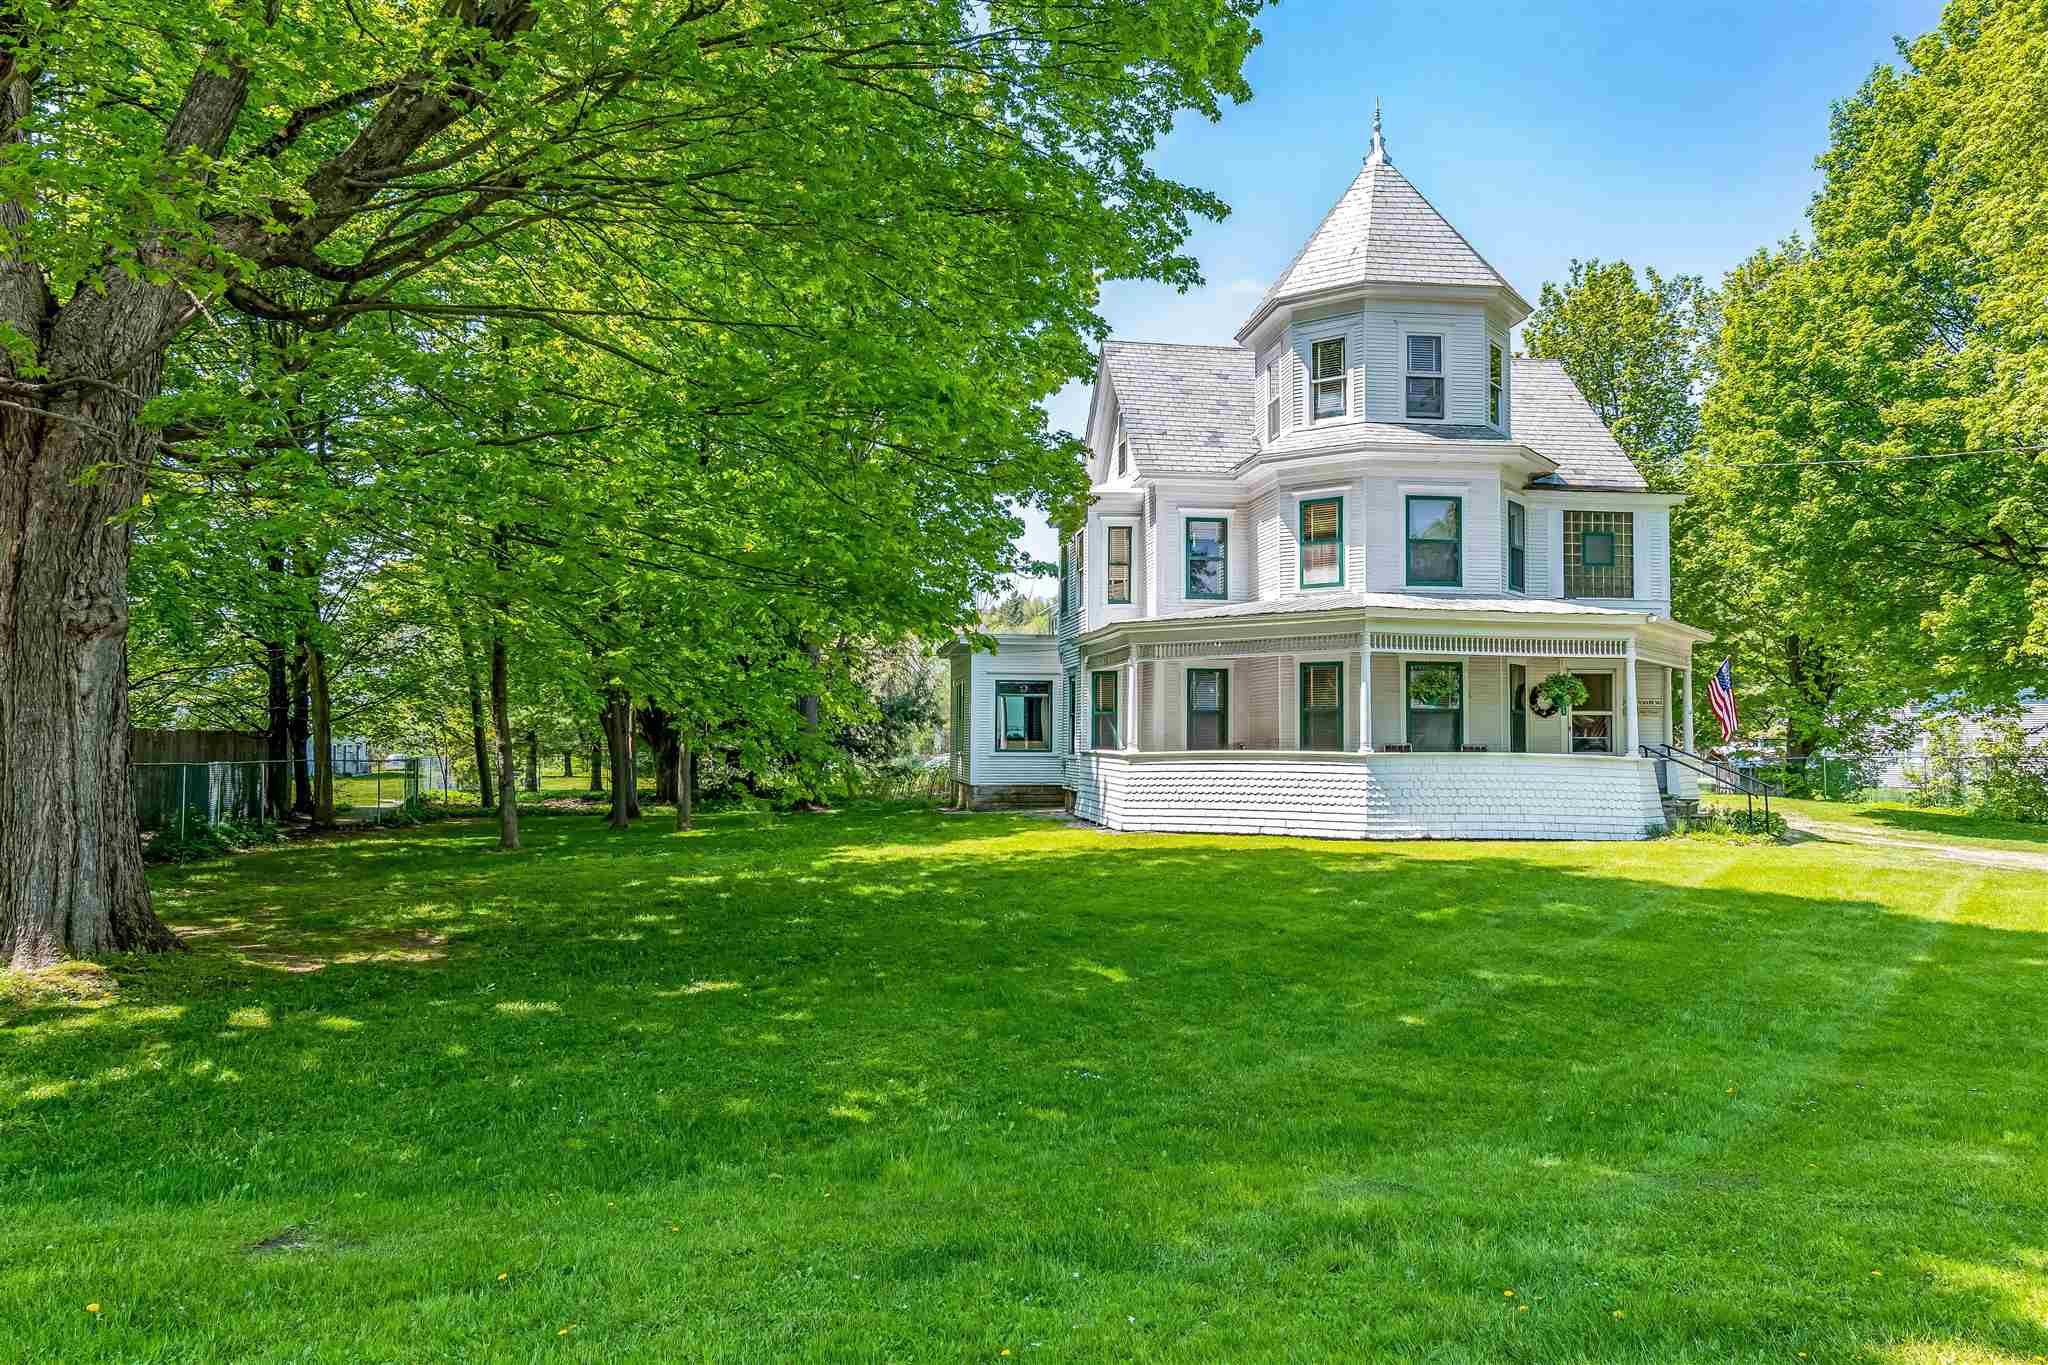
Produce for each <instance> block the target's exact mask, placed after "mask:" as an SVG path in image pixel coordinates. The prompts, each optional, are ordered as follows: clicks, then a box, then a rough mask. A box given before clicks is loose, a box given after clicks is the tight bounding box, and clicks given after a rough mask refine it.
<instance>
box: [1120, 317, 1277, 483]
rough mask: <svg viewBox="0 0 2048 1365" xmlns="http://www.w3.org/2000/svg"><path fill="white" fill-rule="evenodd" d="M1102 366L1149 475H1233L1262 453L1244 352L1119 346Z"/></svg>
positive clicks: (1126, 431)
mask: <svg viewBox="0 0 2048 1365" xmlns="http://www.w3.org/2000/svg"><path fill="white" fill-rule="evenodd" d="M1102 367H1103V368H1104V369H1105V370H1107V371H1108V372H1109V382H1110V386H1111V387H1112V388H1114V389H1115V390H1116V398H1117V404H1118V406H1119V408H1120V409H1121V411H1122V413H1123V419H1124V434H1125V435H1126V436H1128V437H1129V438H1130V442H1131V453H1132V455H1133V456H1134V457H1135V458H1136V460H1137V462H1138V468H1139V469H1140V470H1141V471H1142V472H1143V473H1146V474H1153V475H1157V474H1228V473H1229V472H1230V471H1231V470H1233V469H1235V468H1236V467H1237V466H1238V464H1239V462H1240V461H1242V460H1244V459H1245V457H1247V456H1249V455H1255V454H1257V453H1258V449H1259V442H1258V438H1257V436H1256V434H1255V433H1256V430H1257V429H1256V428H1255V427H1254V426H1253V425H1252V353H1251V352H1250V351H1247V350H1246V349H1245V348H1244V347H1242V346H1173V345H1168V344H1166V343H1163V342H1152V341H1111V342H1107V343H1105V344H1104V345H1103V348H1102Z"/></svg>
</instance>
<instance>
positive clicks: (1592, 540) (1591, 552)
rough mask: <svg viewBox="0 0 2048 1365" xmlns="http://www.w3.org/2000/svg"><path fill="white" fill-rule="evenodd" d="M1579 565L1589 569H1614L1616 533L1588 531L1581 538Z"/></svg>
mask: <svg viewBox="0 0 2048 1365" xmlns="http://www.w3.org/2000/svg"><path fill="white" fill-rule="evenodd" d="M1579 563H1581V564H1583V565H1584V566H1585V567H1587V568H1589V569H1611V568H1613V567H1614V532H1612V531H1587V532H1584V533H1583V534H1582V535H1580V537H1579Z"/></svg>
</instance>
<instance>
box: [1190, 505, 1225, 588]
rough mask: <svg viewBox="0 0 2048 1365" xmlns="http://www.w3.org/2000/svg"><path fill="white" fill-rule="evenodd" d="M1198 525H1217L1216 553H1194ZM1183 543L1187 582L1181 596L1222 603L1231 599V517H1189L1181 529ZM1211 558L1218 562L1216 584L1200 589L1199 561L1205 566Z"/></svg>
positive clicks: (1216, 563)
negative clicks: (1196, 582)
mask: <svg viewBox="0 0 2048 1365" xmlns="http://www.w3.org/2000/svg"><path fill="white" fill-rule="evenodd" d="M1197 526H1213V527H1215V528H1216V538H1215V544H1216V553H1215V554H1214V555H1213V556H1212V555H1197V554H1196V553H1195V528H1196V527H1197ZM1181 544H1182V546H1183V549H1184V554H1183V558H1184V559H1185V560H1186V573H1185V578H1186V582H1185V583H1183V584H1182V596H1184V597H1187V598H1190V599H1191V600H1194V601H1197V602H1221V601H1223V600H1225V599H1226V598H1228V597H1229V596H1230V520H1229V518H1227V517H1189V518H1188V519H1187V521H1186V523H1185V524H1184V525H1183V526H1182V528H1181ZM1212 560H1213V561H1214V563H1215V565H1216V573H1215V581H1216V584H1217V587H1216V589H1215V591H1213V592H1212V591H1209V590H1208V589H1206V588H1197V587H1196V585H1195V566H1196V565H1197V564H1198V563H1199V564H1202V565H1204V566H1206V565H1208V564H1209V563H1210V562H1211V561H1212Z"/></svg>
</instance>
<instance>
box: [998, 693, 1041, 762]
mask: <svg viewBox="0 0 2048 1365" xmlns="http://www.w3.org/2000/svg"><path fill="white" fill-rule="evenodd" d="M996 752H997V753H1004V754H1009V753H1050V752H1052V684H1051V683H1049V682H1005V681H1001V680H998V681H997V683H996Z"/></svg>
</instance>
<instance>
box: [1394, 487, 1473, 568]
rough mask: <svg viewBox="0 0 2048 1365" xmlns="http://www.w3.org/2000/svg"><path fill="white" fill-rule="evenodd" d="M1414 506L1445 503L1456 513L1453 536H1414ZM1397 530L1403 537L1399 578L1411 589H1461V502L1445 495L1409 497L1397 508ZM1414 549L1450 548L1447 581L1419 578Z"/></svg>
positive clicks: (1463, 539) (1463, 529)
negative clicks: (1403, 545)
mask: <svg viewBox="0 0 2048 1365" xmlns="http://www.w3.org/2000/svg"><path fill="white" fill-rule="evenodd" d="M1418 502H1447V503H1450V504H1451V505H1452V506H1453V507H1455V508H1456V509H1457V511H1456V513H1455V517H1454V519H1455V520H1456V522H1457V524H1458V528H1457V534H1456V535H1454V536H1418V535H1416V534H1415V504H1416V503H1418ZM1401 529H1402V531H1403V532H1404V533H1405V541H1404V544H1405V546H1406V548H1405V551H1404V553H1403V555H1402V563H1401V567H1402V570H1403V576H1404V579H1405V581H1406V582H1407V584H1408V586H1409V587H1411V588H1462V587H1464V586H1465V499H1464V498H1462V497H1458V496H1455V495H1452V494H1446V493H1411V494H1409V495H1408V497H1407V498H1406V499H1404V500H1403V502H1402V504H1401ZM1418 545H1449V546H1450V547H1451V564H1452V568H1451V572H1450V575H1449V576H1448V577H1441V578H1433V577H1423V576H1420V575H1418V574H1417V573H1416V572H1415V547H1416V546H1418Z"/></svg>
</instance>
